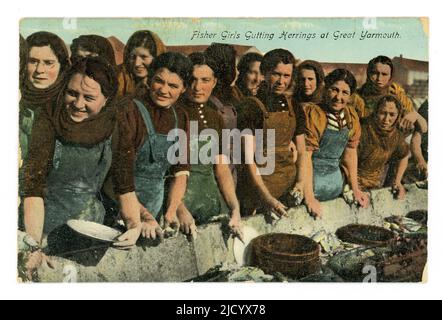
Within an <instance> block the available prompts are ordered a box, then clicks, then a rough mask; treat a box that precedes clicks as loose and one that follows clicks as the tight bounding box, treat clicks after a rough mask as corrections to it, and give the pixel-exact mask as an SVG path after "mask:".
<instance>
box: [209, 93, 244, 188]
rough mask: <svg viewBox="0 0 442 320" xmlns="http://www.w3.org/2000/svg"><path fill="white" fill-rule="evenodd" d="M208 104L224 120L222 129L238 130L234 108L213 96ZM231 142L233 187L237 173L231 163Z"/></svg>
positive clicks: (231, 146)
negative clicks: (211, 105)
mask: <svg viewBox="0 0 442 320" xmlns="http://www.w3.org/2000/svg"><path fill="white" fill-rule="evenodd" d="M209 100H210V102H212V103H213V105H214V106H215V107H216V109H217V111H218V113H219V114H220V115H221V117H222V118H223V120H224V127H225V128H226V129H229V130H233V129H237V128H238V114H237V112H236V109H235V107H234V106H230V105H227V106H226V105H224V104H223V103H222V102H221V101H220V100H219V99H218V98H216V97H215V96H211V97H210V99H209ZM233 160H234V159H233V142H231V143H230V165H229V168H230V171H231V172H232V176H233V181H234V182H235V187H236V185H237V183H238V172H237V169H236V166H235V164H234V161H233Z"/></svg>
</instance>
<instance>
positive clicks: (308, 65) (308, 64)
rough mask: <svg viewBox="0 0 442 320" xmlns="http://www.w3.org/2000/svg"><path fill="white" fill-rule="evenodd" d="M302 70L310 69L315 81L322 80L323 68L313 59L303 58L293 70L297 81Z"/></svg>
mask: <svg viewBox="0 0 442 320" xmlns="http://www.w3.org/2000/svg"><path fill="white" fill-rule="evenodd" d="M302 70H312V71H314V72H315V75H316V81H317V82H318V87H319V84H320V83H322V82H323V81H324V78H325V75H324V70H323V68H322V65H321V64H320V63H319V62H317V61H314V60H305V61H304V62H302V63H301V64H300V65H299V66H298V67H297V68H296V70H295V79H296V81H299V78H300V77H301V71H302Z"/></svg>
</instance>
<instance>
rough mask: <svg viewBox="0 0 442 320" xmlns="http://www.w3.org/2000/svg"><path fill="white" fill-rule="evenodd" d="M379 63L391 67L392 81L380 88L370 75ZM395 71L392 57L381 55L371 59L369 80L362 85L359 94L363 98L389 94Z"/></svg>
mask: <svg viewBox="0 0 442 320" xmlns="http://www.w3.org/2000/svg"><path fill="white" fill-rule="evenodd" d="M378 63H382V64H386V65H388V66H390V68H391V79H390V82H389V83H388V84H387V85H386V86H385V87H384V88H379V87H378V86H377V85H376V83H374V82H373V81H372V80H371V77H370V75H371V73H372V72H373V71H374V68H375V67H376V64H378ZM393 73H394V65H393V61H391V59H390V58H388V57H386V56H379V57H376V58H374V59H372V60H370V62H369V63H368V66H367V81H366V82H365V83H364V84H363V85H362V87H361V89H360V90H359V94H360V95H361V96H362V97H363V98H375V99H376V98H381V97H382V96H385V95H387V94H388V93H389V89H390V86H391V84H392V83H393Z"/></svg>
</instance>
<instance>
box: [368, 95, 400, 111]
mask: <svg viewBox="0 0 442 320" xmlns="http://www.w3.org/2000/svg"><path fill="white" fill-rule="evenodd" d="M387 102H394V104H395V105H396V108H397V110H398V112H399V115H401V114H402V112H403V109H404V108H403V106H402V103H401V102H400V101H399V99H398V98H396V97H395V96H393V95H386V96H383V97H382V98H381V99H379V101H378V102H377V103H376V109H375V110H376V112H375V114H376V113H378V112H379V109H380V108H382V107H383V106H384V105H385V104H386V103H387Z"/></svg>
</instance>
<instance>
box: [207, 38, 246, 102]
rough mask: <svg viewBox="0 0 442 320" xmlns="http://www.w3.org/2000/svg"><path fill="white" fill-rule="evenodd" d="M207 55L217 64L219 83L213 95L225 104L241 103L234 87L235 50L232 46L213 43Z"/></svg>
mask: <svg viewBox="0 0 442 320" xmlns="http://www.w3.org/2000/svg"><path fill="white" fill-rule="evenodd" d="M205 53H206V54H207V55H208V56H209V57H211V58H212V59H213V60H215V62H216V64H217V72H216V73H217V78H218V83H217V84H216V87H215V89H214V91H213V95H214V96H216V97H217V98H218V99H220V100H221V102H223V103H225V104H232V105H235V104H237V103H238V102H239V101H237V97H236V96H235V94H234V91H233V87H232V84H233V82H234V81H235V78H236V50H235V48H234V47H233V46H232V45H230V44H224V43H212V44H211V45H210V46H209V47H208V48H207V49H206V51H205Z"/></svg>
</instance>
